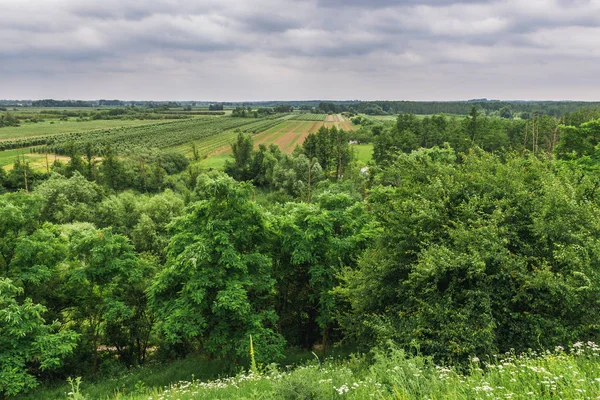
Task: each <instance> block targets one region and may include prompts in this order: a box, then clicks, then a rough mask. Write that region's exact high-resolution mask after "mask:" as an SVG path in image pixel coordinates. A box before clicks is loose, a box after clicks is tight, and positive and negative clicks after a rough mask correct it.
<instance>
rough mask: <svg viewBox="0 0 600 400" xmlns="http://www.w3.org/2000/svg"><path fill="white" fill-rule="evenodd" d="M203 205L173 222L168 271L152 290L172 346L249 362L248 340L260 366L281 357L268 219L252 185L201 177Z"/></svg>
mask: <svg viewBox="0 0 600 400" xmlns="http://www.w3.org/2000/svg"><path fill="white" fill-rule="evenodd" d="M196 191H197V194H198V196H199V198H200V201H198V202H195V203H192V204H191V205H190V206H189V208H188V210H187V213H186V214H185V215H184V216H182V217H180V218H178V219H176V220H175V222H174V223H173V224H172V231H173V232H172V233H173V236H172V239H171V242H170V243H169V247H168V252H167V254H168V256H167V262H166V266H165V268H164V269H163V270H162V271H161V272H159V273H158V275H157V277H156V279H155V280H154V282H153V284H152V286H151V288H150V299H151V304H152V307H153V310H154V312H155V313H156V314H157V315H161V319H160V322H159V328H160V332H161V333H162V334H163V335H164V338H165V340H166V342H167V343H171V344H177V343H184V344H185V343H196V344H198V345H199V346H200V348H201V349H202V351H204V352H205V353H206V354H209V355H212V356H216V357H222V358H226V359H228V360H230V362H232V363H233V364H236V363H239V362H242V361H245V362H248V340H249V336H250V335H252V338H253V340H254V342H255V349H256V357H257V360H259V361H272V360H274V359H276V358H278V357H279V356H280V355H281V351H282V349H283V345H284V341H283V339H282V337H281V336H280V335H279V334H278V333H277V332H276V323H277V315H276V314H275V311H274V309H273V305H272V304H273V299H272V297H273V289H274V285H275V282H274V279H273V277H272V260H271V258H270V257H269V255H268V254H266V253H265V251H264V250H265V248H266V246H267V243H268V237H269V231H268V228H267V221H266V217H265V213H264V212H263V211H262V209H261V208H260V207H258V206H257V205H256V204H255V203H254V202H252V200H251V191H250V185H249V184H247V183H236V182H235V181H233V180H232V179H231V178H229V177H226V176H223V175H211V176H208V175H201V176H200V177H199V178H198V185H197V188H196Z"/></svg>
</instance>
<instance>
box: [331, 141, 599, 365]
mask: <svg viewBox="0 0 600 400" xmlns="http://www.w3.org/2000/svg"><path fill="white" fill-rule="evenodd" d="M453 158H454V157H452V151H451V150H439V149H432V150H420V151H418V152H413V153H412V154H410V155H404V156H400V157H399V158H398V159H397V161H396V162H395V164H394V166H393V167H392V168H390V171H387V172H386V174H385V176H382V179H385V180H386V181H388V182H390V183H393V185H394V186H388V187H376V188H374V190H373V191H372V193H371V194H370V196H369V204H370V206H369V207H371V208H372V210H373V213H374V214H375V216H376V218H377V220H378V222H379V223H380V224H381V226H383V227H385V230H384V231H382V233H381V235H380V237H379V238H378V240H377V242H376V243H375V246H373V247H372V248H371V249H370V250H368V251H367V252H366V253H365V255H364V256H363V258H362V260H361V263H360V267H359V268H358V269H356V270H347V271H346V274H345V277H344V278H345V284H344V285H343V289H342V290H341V291H340V293H341V294H343V295H345V296H346V298H347V299H348V301H349V302H350V304H351V306H352V309H353V313H352V318H351V319H350V320H349V321H353V322H350V323H349V324H348V325H346V326H345V328H346V330H347V332H348V333H353V334H356V335H358V337H360V338H361V341H363V343H365V342H371V343H372V342H373V341H374V340H375V341H376V340H386V339H388V338H393V339H394V340H395V341H397V342H398V343H401V344H402V345H403V346H405V347H407V348H408V347H410V346H412V345H415V346H419V348H420V349H421V351H422V352H424V353H426V354H434V355H436V356H437V357H439V358H443V359H446V360H453V361H464V360H466V359H468V357H469V356H472V355H474V354H480V355H481V354H493V353H495V352H496V351H507V350H509V349H511V348H513V349H517V350H518V351H521V350H525V349H527V348H549V347H552V346H554V345H558V344H564V343H572V342H574V341H575V340H577V338H589V339H593V338H595V337H596V335H597V324H596V322H594V321H596V320H597V319H598V317H599V315H598V310H599V308H598V307H596V306H595V305H596V304H599V302H600V297H599V296H600V292H599V291H598V289H599V287H598V285H597V283H595V282H598V279H599V278H600V276H599V275H598V267H597V266H598V265H599V264H598V263H599V262H600V259H599V256H600V247H598V244H597V242H596V240H595V239H594V238H596V237H597V235H598V234H599V233H600V219H599V218H598V215H600V214H599V211H600V210H598V206H597V205H596V204H595V203H594V202H591V201H589V200H588V199H587V197H586V196H587V195H586V191H583V190H580V189H579V188H578V187H577V183H578V182H577V181H575V180H572V179H571V178H570V175H567V174H562V173H560V172H557V171H556V170H555V169H554V167H553V163H552V162H551V161H543V160H538V159H536V158H533V157H530V158H520V157H516V156H509V157H508V159H507V161H506V162H503V161H502V160H501V159H500V158H498V157H495V156H492V155H489V154H486V153H482V152H480V151H477V152H474V153H471V154H469V155H465V156H463V160H462V163H460V164H455V163H454V162H453V161H452V159H453ZM392 174H393V175H392ZM392 177H393V179H392ZM394 182H395V183H394ZM396 185H397V186H396ZM582 304H586V305H589V307H582V306H581V305H582ZM358 321H360V323H357V322H358Z"/></svg>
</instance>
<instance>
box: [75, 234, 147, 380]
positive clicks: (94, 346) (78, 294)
mask: <svg viewBox="0 0 600 400" xmlns="http://www.w3.org/2000/svg"><path fill="white" fill-rule="evenodd" d="M65 231H66V232H65V233H66V234H67V235H68V237H69V248H68V255H67V260H66V262H67V269H66V271H65V275H66V276H65V281H66V285H67V289H66V290H67V293H68V295H69V298H70V299H71V305H70V312H71V313H72V316H73V319H74V320H75V321H76V322H77V323H78V324H79V327H80V329H81V331H82V332H83V333H84V338H85V339H86V344H88V345H89V346H90V349H91V352H92V372H93V373H96V371H97V368H98V347H99V346H100V344H102V343H106V340H105V341H104V342H103V338H105V337H106V331H107V326H108V325H111V324H112V325H115V324H119V323H122V322H123V321H126V320H129V319H131V318H133V316H134V315H135V313H136V311H135V310H134V306H135V305H138V301H139V300H136V297H138V296H140V295H141V293H143V291H142V292H141V293H140V291H139V290H137V291H136V296H134V298H133V301H135V305H132V304H128V302H127V299H131V292H132V291H133V290H135V288H136V285H137V283H138V282H139V281H140V280H141V279H143V277H144V276H145V275H146V272H145V269H147V268H148V265H147V264H146V263H144V262H142V261H141V260H140V259H139V258H138V257H137V255H136V254H135V252H134V248H133V246H132V245H131V244H130V243H129V240H128V239H127V238H126V237H125V236H122V235H117V234H114V233H112V232H111V230H110V229H101V230H98V229H96V228H94V226H93V225H91V224H73V225H67V226H65Z"/></svg>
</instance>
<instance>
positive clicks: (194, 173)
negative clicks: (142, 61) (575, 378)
mask: <svg viewBox="0 0 600 400" xmlns="http://www.w3.org/2000/svg"><path fill="white" fill-rule="evenodd" d="M331 104H332V105H333V107H334V108H333V109H331V110H329V109H326V108H327V107H330V106H328V105H327V104H326V103H324V104H321V105H317V106H316V107H317V108H319V109H321V110H322V111H324V112H328V111H331V112H342V111H348V110H350V109H353V111H354V112H357V113H358V112H360V113H365V114H379V112H374V113H370V112H367V111H366V110H365V108H368V107H379V108H381V109H382V110H383V112H382V114H385V113H390V114H393V113H396V112H399V111H401V112H410V113H403V114H401V115H399V116H397V118H396V119H395V120H394V121H379V120H376V119H370V118H369V117H364V118H363V117H361V118H359V119H358V120H357V121H356V123H357V124H358V129H357V130H356V131H353V132H347V131H344V130H341V129H337V128H336V127H335V126H334V127H330V128H327V127H322V128H321V129H319V130H318V132H316V133H311V134H310V135H308V136H307V138H306V140H305V141H304V142H303V144H302V145H299V146H297V148H296V149H295V150H294V151H293V152H292V153H291V154H287V153H285V152H283V151H281V150H280V149H279V147H277V146H276V145H275V144H270V145H268V146H267V145H265V144H261V145H259V146H254V142H253V138H252V136H251V135H250V134H248V133H244V132H241V131H240V132H239V134H238V136H237V138H236V140H235V141H234V143H233V144H232V146H231V149H232V154H233V156H232V157H231V159H230V160H229V161H228V162H227V164H226V165H225V168H224V171H216V170H206V169H201V168H199V167H198V165H196V164H195V163H194V160H190V159H188V158H187V157H186V156H185V155H183V154H181V153H175V152H170V151H160V150H157V149H148V148H144V147H143V144H140V145H139V146H136V147H135V148H131V149H130V151H129V152H128V153H127V156H117V154H116V153H115V151H114V149H112V148H110V147H106V148H105V149H102V152H101V153H102V154H101V157H98V155H99V154H97V153H100V152H99V151H95V152H91V151H90V152H88V153H87V154H86V152H85V149H86V147H85V146H84V145H82V146H79V145H77V144H76V143H69V142H66V143H64V146H65V147H64V149H65V153H66V154H68V155H69V158H68V160H67V161H62V160H61V159H56V160H53V162H51V163H49V164H48V166H47V168H46V169H45V170H42V171H40V170H36V169H33V168H31V167H30V165H29V164H28V162H27V160H25V158H24V157H22V158H19V159H17V160H16V161H15V163H14V165H13V166H12V168H10V169H8V170H5V169H3V168H0V193H2V194H1V195H0V397H2V396H4V397H8V396H16V395H19V394H22V393H25V392H27V391H29V390H31V389H33V388H34V387H35V386H37V385H38V384H40V383H44V384H52V383H56V382H64V381H66V379H67V378H68V377H73V376H82V377H83V379H84V380H86V379H88V380H95V379H100V378H102V377H110V376H113V375H114V374H118V373H121V372H122V371H125V370H127V369H130V368H134V367H139V366H143V365H148V364H151V363H153V362H157V363H169V362H175V360H182V359H185V358H186V357H188V356H189V355H192V354H195V355H201V356H202V357H206V358H207V359H208V360H211V362H214V363H215V365H217V364H218V365H219V366H220V367H222V370H223V371H224V373H225V372H229V373H231V374H235V373H237V372H239V370H240V369H251V370H254V371H256V369H257V368H259V367H260V366H262V367H264V366H267V365H269V364H271V363H276V362H279V361H280V360H282V359H284V358H285V357H286V356H287V355H288V354H289V353H290V351H291V350H293V349H296V350H298V349H305V350H308V351H314V352H315V353H317V352H318V355H317V354H315V355H316V356H317V358H319V357H321V358H322V357H326V356H327V355H329V354H330V352H331V351H332V349H333V348H334V347H339V346H342V347H345V348H349V349H352V352H354V353H355V354H366V355H367V356H366V361H365V360H363V361H361V362H368V363H371V364H369V365H373V367H365V368H366V369H365V370H368V371H370V372H369V374H371V375H369V376H373V377H381V373H380V372H378V370H377V368H383V369H385V368H388V369H389V368H393V365H392V364H391V361H389V360H390V359H389V357H390V354H392V355H393V354H395V355H396V356H397V355H398V354H403V356H402V357H404V356H407V357H408V356H411V357H413V356H414V357H415V358H414V360H422V359H421V358H419V357H426V358H427V357H428V359H429V360H430V361H431V362H432V363H436V364H438V365H445V366H449V367H452V368H457V370H458V371H466V370H467V369H468V368H469V365H472V363H473V362H474V361H473V360H475V358H476V359H477V360H479V359H484V358H489V359H491V358H493V357H494V355H497V354H502V353H505V352H512V353H511V354H520V353H523V352H531V351H536V352H541V353H543V352H544V351H546V350H554V349H555V348H556V347H557V346H564V347H569V346H573V345H575V344H577V343H580V342H588V341H589V342H590V343H591V342H594V341H598V340H599V339H600V338H599V335H600V331H599V326H598V321H599V319H600V242H599V240H598V239H599V238H600V193H599V189H600V147H599V146H600V143H599V142H600V119H598V118H599V117H600V114H599V113H598V112H597V111H594V110H593V109H589V108H581V107H580V106H581V104H579V103H566V102H565V103H551V102H549V103H526V102H524V103H501V102H477V104H473V103H466V102H461V103H459V102H449V103H409V102H369V103H366V102H364V103H363V102H361V103H353V104H347V105H346V104H338V105H336V104H333V103H331ZM60 106H61V107H66V106H67V105H66V104H60ZM78 106H79V105H78ZM474 106H476V107H474ZM291 107H292V106H291V105H290V106H289V107H288V106H281V107H280V108H279V109H276V110H275V112H290V111H291V110H292V108H291ZM320 107H324V108H320ZM577 108H579V109H578V110H577ZM503 109H504V111H506V112H509V111H510V113H511V115H510V116H509V115H508V114H507V115H505V116H501V115H496V114H493V115H487V113H488V111H490V112H500V111H501V110H503ZM237 110H238V111H237V113H239V114H242V113H246V112H248V110H247V109H244V108H242V107H240V108H238V109H237ZM517 112H518V113H529V114H528V115H524V116H523V117H526V118H513V115H512V113H517ZM107 113H109V112H108V111H107ZM441 113H448V114H466V116H447V115H444V114H441ZM415 114H435V115H431V116H425V117H417V116H416V115H415ZM247 116H248V115H239V117H247ZM515 116H516V115H515ZM231 119H232V120H235V121H234V122H233V123H237V122H236V121H237V120H238V118H235V117H232V118H231ZM1 121H2V120H0V123H1ZM90 137H91V136H90ZM351 142H364V143H372V144H373V161H372V162H370V163H369V164H368V165H363V164H360V163H359V162H357V160H356V157H355V154H354V152H353V147H352V145H351ZM90 148H91V147H90ZM576 347H577V346H576ZM589 347H590V348H591V349H592V350H591V351H597V348H596V350H593V349H594V346H592V345H589ZM390 349H394V350H393V351H392V350H390ZM390 352H391V353H390ZM385 357H388V358H385ZM385 360H388V361H385ZM403 360H404V358H403ZM319 362H320V361H319ZM385 362H389V363H390V364H389V365H388V366H386V367H382V365H384V363H385ZM398 362H400V361H398ZM402 362H404V361H402ZM415 362H416V361H415ZM477 362H479V361H477ZM257 365H258V366H259V367H257ZM386 365H387V364H386ZM397 365H400V364H397ZM397 365H396V366H397ZM402 365H404V364H402ZM369 368H371V369H369ZM115 371H117V372H115ZM299 371H300V372H298V374H302V373H303V372H302V370H299ZM353 371H354V370H353ZM434 371H437V370H434ZM440 373H443V372H436V373H435V376H438V375H439V374H440ZM111 374H112V375H111ZM378 374H379V375H378ZM298 376H299V377H300V378H298V379H299V380H301V379H302V378H301V375H298ZM365 376H366V375H365ZM432 376H433V375H432ZM363 378H364V379H367V378H366V377H363ZM323 379H325V378H323ZM373 379H375V378H373ZM377 379H379V378H377ZM431 379H434V378H433V377H432V378H431ZM435 379H437V378H435ZM465 379H470V378H465ZM590 379H592V378H590ZM286 382H287V381H286ZM382 382H383V381H382ZM298 384H299V383H298ZM384 384H385V382H384ZM396 385H398V383H397V382H396V383H389V384H387V386H385V387H384V388H383V389H381V390H384V391H385V392H384V393H386V394H389V395H393V394H394V390H397V389H395V388H397V387H399V386H396ZM346 389H347V390H348V388H346ZM282 390H283V389H282ZM286 390H287V389H286ZM294 390H296V389H294ZM298 390H299V389H298ZM336 390H337V391H338V392H339V393H341V392H340V390H339V388H337V389H336ZM347 390H346V391H347ZM407 390H409V389H407ZM410 390H414V392H411V393H419V394H422V395H423V396H424V397H422V398H425V396H426V395H428V394H427V393H429V392H424V391H423V390H426V389H424V388H413V389H410ZM419 390H420V391H419ZM432 390H433V389H432ZM342 392H344V391H343V390H342ZM282 393H283V392H282ZM294 393H296V392H294ZM407 393H408V392H407ZM280 394H281V393H280ZM281 396H282V397H279V398H285V396H283V395H281ZM400 396H401V394H400V393H398V397H397V398H404V397H400ZM407 396H408V395H407ZM276 398H277V396H276ZM287 398H321V397H318V396H316V395H314V397H293V396H292V397H289V396H288V397H287ZM405 398H409V397H405ZM411 398H413V397H411ZM414 398H418V397H414ZM440 398H441V397H440Z"/></svg>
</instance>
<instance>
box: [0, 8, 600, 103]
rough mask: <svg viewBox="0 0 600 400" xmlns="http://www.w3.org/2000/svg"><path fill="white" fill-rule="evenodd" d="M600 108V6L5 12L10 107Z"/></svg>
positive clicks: (3, 50) (3, 91)
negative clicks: (587, 104)
mask: <svg viewBox="0 0 600 400" xmlns="http://www.w3.org/2000/svg"><path fill="white" fill-rule="evenodd" d="M42 98H55V99H84V100H85V99H101V98H105V99H115V98H118V99H123V100H206V101H249V100H253V101H260V100H309V99H331V100H333V99H337V100H353V99H360V100H467V99H474V98H488V99H503V100H510V99H522V100H567V99H568V100H600V0H489V1H485V0H482V1H475V0H470V1H469V0H462V1H453V0H422V1H418V0H399V1H391V0H145V1H141V0H0V99H42Z"/></svg>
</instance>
